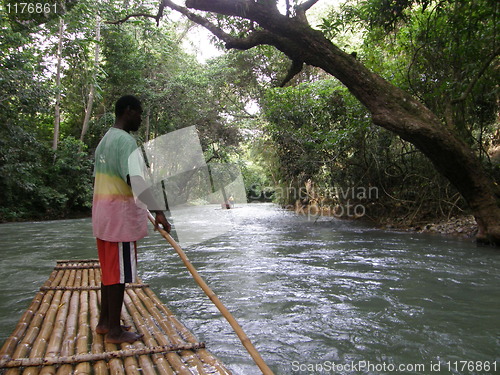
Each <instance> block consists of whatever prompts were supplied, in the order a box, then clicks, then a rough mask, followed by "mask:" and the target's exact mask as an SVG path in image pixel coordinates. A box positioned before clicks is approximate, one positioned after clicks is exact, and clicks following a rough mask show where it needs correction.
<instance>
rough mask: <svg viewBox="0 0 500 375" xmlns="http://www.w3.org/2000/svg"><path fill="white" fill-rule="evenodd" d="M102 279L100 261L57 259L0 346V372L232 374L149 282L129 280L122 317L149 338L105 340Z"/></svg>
mask: <svg viewBox="0 0 500 375" xmlns="http://www.w3.org/2000/svg"><path fill="white" fill-rule="evenodd" d="M100 282H101V281H100V268H99V263H98V261H97V260H83V261H74V260H73V261H69V260H68V261H58V262H57V265H56V267H55V268H54V271H53V272H52V273H51V275H50V277H49V278H48V280H47V281H46V282H45V284H44V285H43V286H42V287H41V288H40V291H39V292H38V293H37V294H36V296H35V298H34V299H33V301H32V303H31V305H30V306H29V308H28V309H27V310H26V312H25V313H24V315H23V316H22V317H21V319H20V321H19V323H18V325H17V326H16V328H15V329H14V332H13V333H12V334H11V336H10V337H9V338H8V339H7V340H6V342H5V344H4V345H3V347H2V349H1V350H0V373H1V374H5V375H17V374H21V373H22V374H23V375H35V374H39V375H47V374H57V375H66V374H97V375H101V374H102V375H104V374H110V375H119V374H127V375H129V374H146V375H150V374H168V375H171V374H182V375H184V374H186V375H188V374H189V375H190V374H230V372H229V370H228V369H226V368H225V366H224V365H223V364H222V363H221V362H220V360H218V359H217V358H216V357H215V356H213V355H212V354H211V353H210V352H209V351H207V350H206V349H205V345H204V344H203V343H200V342H198V340H197V339H196V337H195V336H194V335H193V334H192V333H191V332H190V331H189V330H188V329H187V328H186V327H185V326H184V325H183V324H182V323H181V322H180V321H179V320H178V319H177V318H176V317H175V316H174V315H173V314H172V312H171V311H170V310H169V309H168V308H167V307H166V306H165V305H164V304H162V303H161V301H160V300H159V299H158V297H157V296H156V295H155V294H154V292H153V291H152V290H151V289H150V288H149V286H148V285H147V284H143V283H138V284H128V285H127V288H126V292H125V300H124V308H123V310H122V320H123V322H124V324H126V325H129V326H131V327H132V330H135V331H137V332H140V333H142V334H144V337H143V338H142V339H141V340H140V341H137V342H135V343H134V344H121V345H115V344H109V343H105V342H104V336H103V335H99V334H97V333H96V332H95V330H94V327H95V326H96V325H97V321H98V318H99V303H100Z"/></svg>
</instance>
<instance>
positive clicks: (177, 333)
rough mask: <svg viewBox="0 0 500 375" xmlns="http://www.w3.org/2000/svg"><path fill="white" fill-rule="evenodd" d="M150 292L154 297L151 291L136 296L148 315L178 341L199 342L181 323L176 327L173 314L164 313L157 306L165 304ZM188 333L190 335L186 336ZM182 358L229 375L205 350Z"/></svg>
mask: <svg viewBox="0 0 500 375" xmlns="http://www.w3.org/2000/svg"><path fill="white" fill-rule="evenodd" d="M148 290H149V291H150V292H151V294H153V295H154V293H153V292H152V291H151V289H146V290H136V291H135V294H136V295H137V297H138V298H139V299H140V301H141V302H142V304H143V305H144V306H145V307H146V308H147V309H148V314H149V315H150V316H151V317H152V318H153V319H154V321H156V323H157V324H158V325H159V326H160V327H161V328H162V329H163V330H164V331H165V333H166V334H167V336H168V337H174V338H176V340H180V342H189V343H195V342H197V340H196V338H195V337H194V335H193V334H191V332H189V330H188V329H187V328H186V327H185V326H184V325H182V324H180V322H179V325H180V327H178V326H176V324H175V323H174V322H173V321H172V319H171V318H172V317H173V315H172V313H171V312H170V313H164V312H161V311H160V310H159V309H158V307H157V306H156V304H157V303H159V304H160V306H163V304H162V303H161V302H160V301H159V300H158V299H156V300H153V299H151V298H150V297H149V296H148V295H147V294H146V293H145V291H148ZM137 303H139V301H137V302H135V303H134V304H137ZM179 328H180V329H179ZM186 331H187V332H188V333H189V335H185V332H186ZM200 352H201V353H200ZM181 356H182V358H183V359H184V360H185V361H186V362H188V363H189V364H192V366H196V367H197V368H198V369H200V368H203V367H206V366H207V365H210V366H213V369H214V370H216V371H217V373H218V374H221V375H222V374H229V372H228V371H227V370H226V369H224V368H223V366H221V364H220V362H219V363H218V361H217V359H216V358H215V357H214V356H213V355H211V354H210V353H209V352H208V351H207V350H205V349H200V350H197V351H196V352H183V353H181ZM193 356H194V357H193ZM191 357H193V358H191ZM199 372H202V370H199Z"/></svg>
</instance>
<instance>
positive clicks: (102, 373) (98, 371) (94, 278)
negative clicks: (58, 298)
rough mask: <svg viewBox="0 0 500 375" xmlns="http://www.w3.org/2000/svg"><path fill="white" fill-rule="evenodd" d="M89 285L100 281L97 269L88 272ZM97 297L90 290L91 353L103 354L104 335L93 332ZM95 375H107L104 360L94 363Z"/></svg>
mask: <svg viewBox="0 0 500 375" xmlns="http://www.w3.org/2000/svg"><path fill="white" fill-rule="evenodd" d="M89 279H90V284H91V285H93V286H95V284H97V282H98V280H100V271H99V269H97V268H96V269H94V270H93V271H89ZM99 295H100V293H99V292H98V291H97V290H92V291H90V292H89V303H90V327H91V331H92V348H91V351H92V353H94V354H96V353H103V352H104V335H99V334H98V333H97V332H96V331H95V327H96V326H97V323H98V322H99ZM93 369H94V374H95V375H108V365H107V364H106V362H105V361H104V360H102V361H96V362H95V363H94V366H93Z"/></svg>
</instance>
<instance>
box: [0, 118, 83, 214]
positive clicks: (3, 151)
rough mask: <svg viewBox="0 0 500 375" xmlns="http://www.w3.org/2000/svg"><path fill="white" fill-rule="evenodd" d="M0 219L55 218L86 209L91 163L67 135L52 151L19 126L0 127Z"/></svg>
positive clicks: (76, 143)
mask: <svg viewBox="0 0 500 375" xmlns="http://www.w3.org/2000/svg"><path fill="white" fill-rule="evenodd" d="M1 135H2V137H1V147H0V189H1V191H2V194H1V195H0V206H1V207H2V208H1V211H0V220H2V221H3V220H19V219H28V218H29V219H33V218H48V217H59V216H62V215H64V214H67V213H69V212H78V211H84V210H88V209H89V207H90V206H89V202H90V197H91V195H90V194H91V190H92V181H91V171H92V163H91V161H90V160H89V158H88V156H87V155H86V154H85V153H81V152H80V153H79V152H78V147H79V143H78V141H76V140H74V139H71V138H67V139H65V140H64V141H63V142H62V143H61V147H60V148H59V149H58V151H57V152H56V153H55V154H54V152H53V151H52V150H51V149H50V148H49V147H47V146H45V145H43V144H41V143H40V142H39V141H37V140H36V138H35V137H34V136H33V134H30V133H28V132H27V131H25V130H23V129H22V128H20V127H15V126H7V127H5V128H2V134H1Z"/></svg>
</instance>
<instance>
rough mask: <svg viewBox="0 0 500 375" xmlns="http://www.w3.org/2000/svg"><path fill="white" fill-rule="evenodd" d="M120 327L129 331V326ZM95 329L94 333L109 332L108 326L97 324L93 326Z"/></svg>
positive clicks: (102, 333) (103, 333)
mask: <svg viewBox="0 0 500 375" xmlns="http://www.w3.org/2000/svg"><path fill="white" fill-rule="evenodd" d="M120 327H121V328H122V330H123V331H130V328H131V327H130V326H120ZM95 331H96V333H98V334H99V335H105V334H106V333H108V332H109V328H108V326H103V325H97V326H96V327H95Z"/></svg>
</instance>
